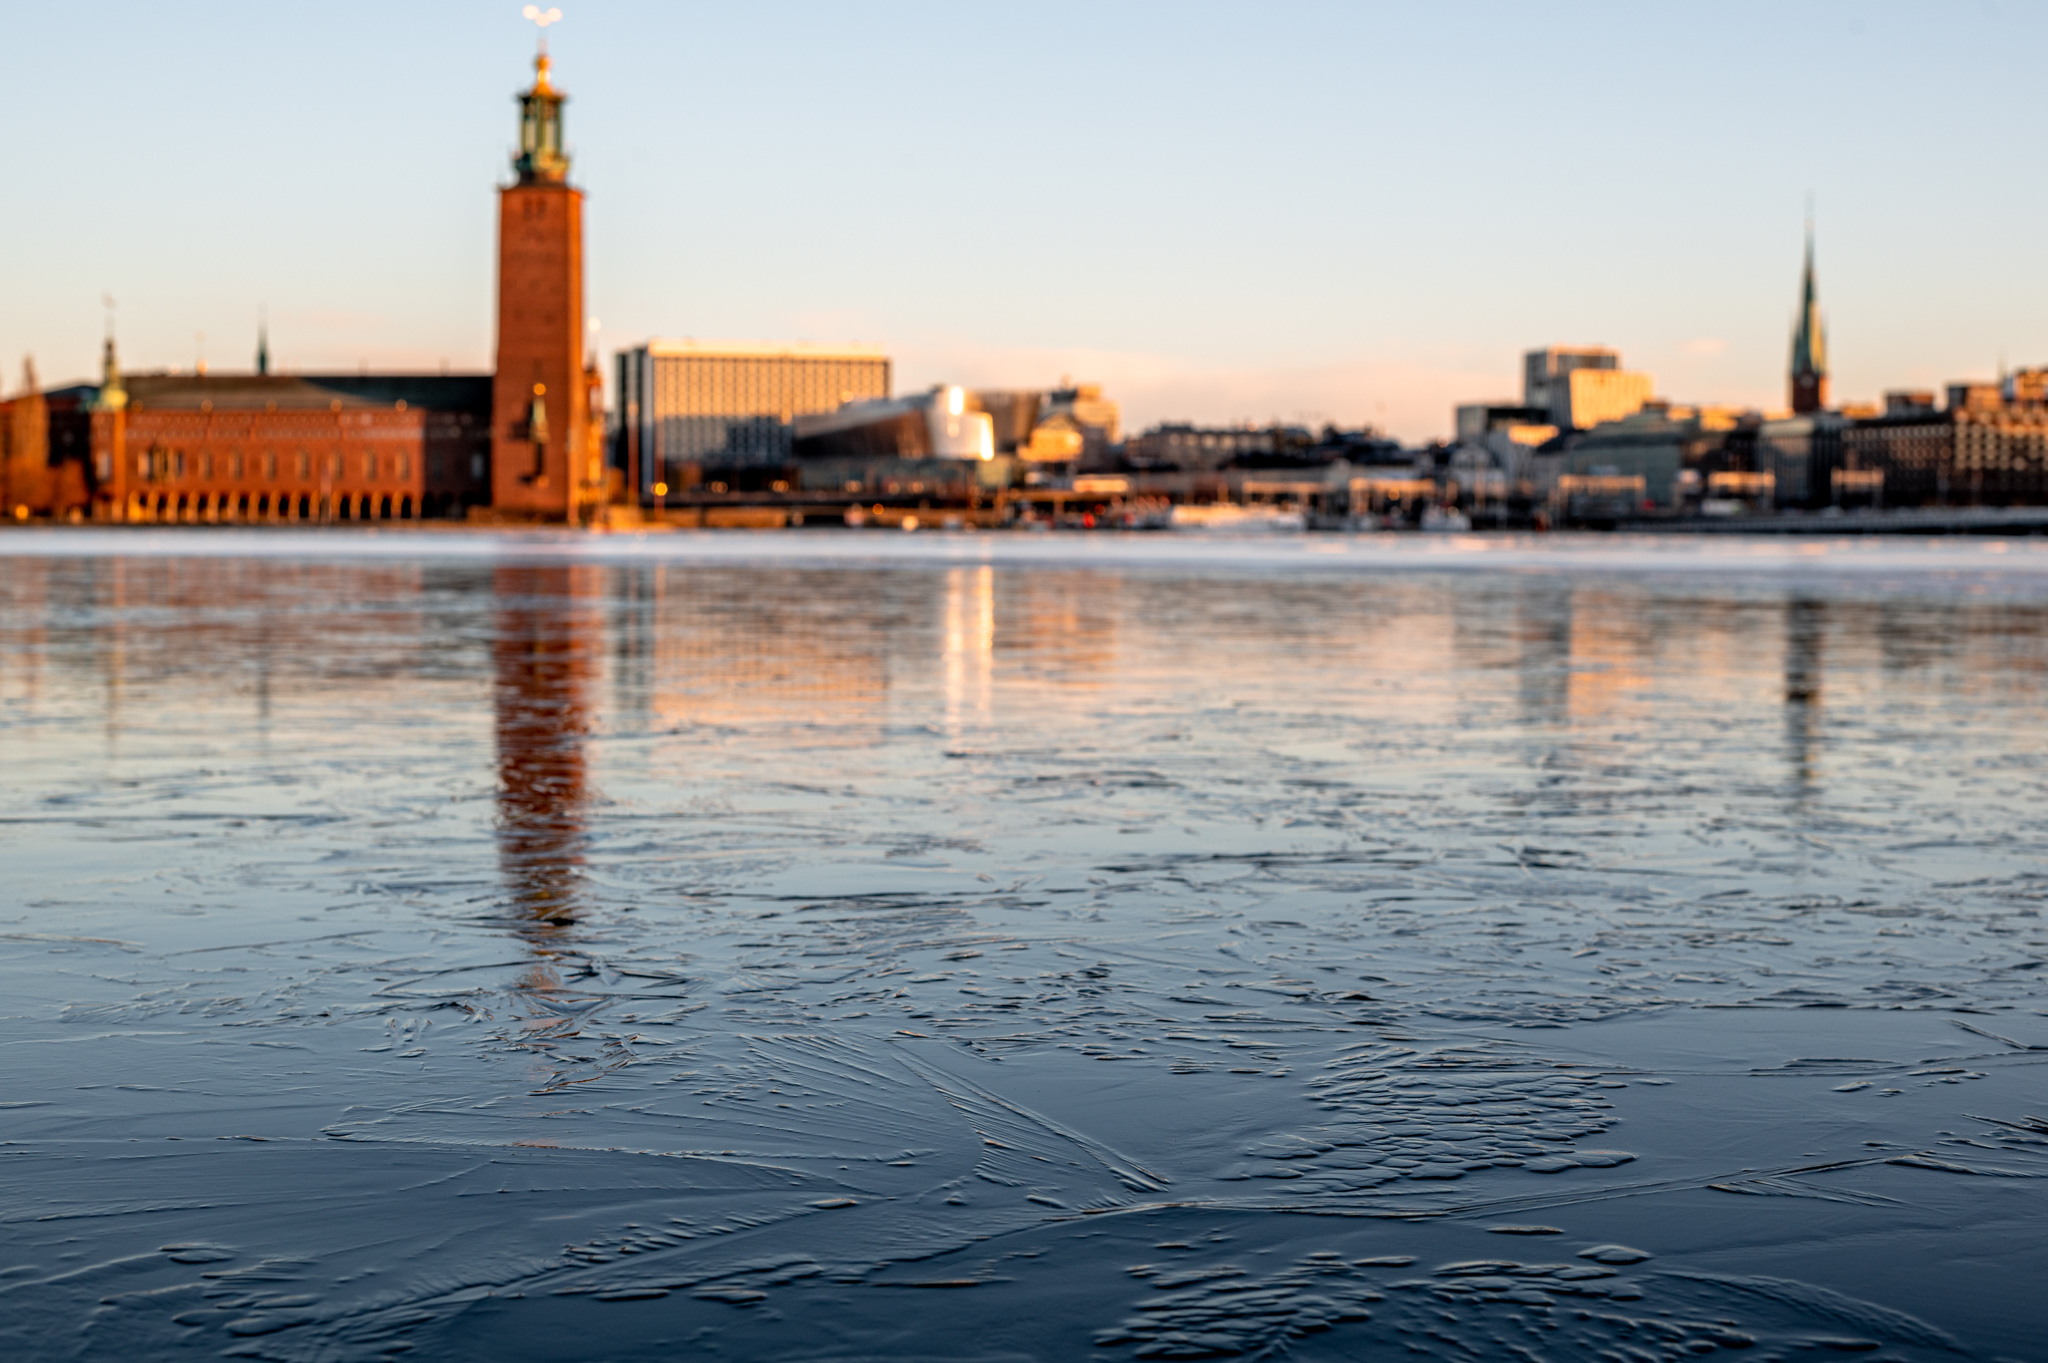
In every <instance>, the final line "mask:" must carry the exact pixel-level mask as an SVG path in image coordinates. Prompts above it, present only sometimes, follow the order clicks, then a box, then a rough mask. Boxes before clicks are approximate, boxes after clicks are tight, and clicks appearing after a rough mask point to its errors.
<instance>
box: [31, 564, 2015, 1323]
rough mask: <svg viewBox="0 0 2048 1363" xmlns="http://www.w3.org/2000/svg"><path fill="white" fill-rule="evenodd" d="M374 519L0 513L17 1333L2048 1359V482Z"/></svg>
mask: <svg viewBox="0 0 2048 1363" xmlns="http://www.w3.org/2000/svg"><path fill="white" fill-rule="evenodd" d="M24 543H27V544H29V545H30V550H31V551H30V552H28V553H26V554H22V553H19V552H18V551H17V546H19V545H21V544H24ZM380 543H381V546H382V547H381V548H378V549H377V550H376V551H375V552H364V546H365V545H366V544H368V541H363V540H356V539H350V538H348V537H344V536H327V537H322V536H318V535H307V536H299V537H291V536H270V537H262V536H247V535H245V536H234V535H225V536H216V537H213V538H206V537H204V536H203V534H201V535H195V536H193V537H191V538H183V539H180V538H178V537H176V536H168V537H167V536H165V535H161V534H160V535H157V536H155V537H152V538H148V539H144V538H141V537H137V538H133V539H122V538H120V537H106V536H101V537H98V538H94V537H92V536H89V535H78V536H71V537H69V538H66V537H62V536H58V537H46V538H41V539H35V538H33V537H30V536H20V537H16V538H14V539H11V540H9V541H5V542H0V554H8V555H12V556H7V557H0V612H4V614H0V771H4V776H5V779H4V782H0V1356H5V1357H7V1358H19V1359H37V1360H41V1359H69V1358H94V1359H157V1358H171V1357H185V1356H188V1355H189V1356H192V1357H209V1356H211V1357H219V1356H228V1357H246V1358H261V1359H277V1360H306V1361H308V1363H311V1361H312V1360H355V1359H375V1358H392V1357H398V1356H401V1355H404V1356H408V1357H413V1358H434V1359H451V1360H478V1361H479V1363H481V1361H482V1360H505V1359H550V1360H552V1359H563V1360H567V1359H606V1360H612V1359H618V1360H626V1359H653V1358H681V1357H688V1358H705V1359H735V1360H737V1359H781V1358H792V1359H794V1358H804V1359H811V1358H821V1359H822V1358H832V1359H882V1358H888V1359H971V1360H1020V1359H1048V1360H1051V1359H1099V1360H1116V1361H1119V1363H1120V1361H1121V1360H1130V1359H1160V1358H1166V1359H1176V1358H1199V1357H1244V1358H1279V1357H1286V1358H1289V1359H1301V1360H1325V1359H1339V1358H1343V1359H1355V1358H1362V1357H1388V1358H1396V1357H1425V1358H1441V1359H1459V1360H1468V1359H1530V1360H1535V1359H1542V1360H1574V1359H1596V1358H1598V1359H1617V1360H1621V1359H1626V1360H1645V1361H1647V1360H1657V1359H1678V1358H1692V1357H1697V1356H1712V1355H1715V1354H1717V1353H1722V1352H1729V1353H1730V1355H1731V1356H1736V1355H1739V1356H1741V1357H1744V1358H1749V1359H1760V1358H1772V1359H1808V1358H1813V1359H1819V1358H1834V1357H1864V1358H1886V1359H1912V1360H1949V1359H1964V1358H1968V1359H2042V1358H2048V1300H2044V1288H2043V1286H2042V1284H2043V1282H2044V1275H2048V1086H2044V1083H2043V1080H2044V1078H2048V1069H2044V1068H2043V1062H2044V1061H2048V988H2044V985H2048V980H2044V978H2043V977H2044V976H2048V924H2044V923H2043V921H2042V919H2041V917H2040V911H2041V906H2042V903H2043V900H2044V897H2048V861H2044V840H2043V835H2044V824H2048V802H2044V795H2048V782H2044V775H2048V767H2044V757H2048V704H2044V689H2043V682H2044V677H2048V554H2041V553H2030V552H2028V551H2027V547H2026V546H2024V545H2014V546H2010V547H2009V549H2008V547H2007V546H1984V545H1974V546H1967V547H1958V548H1953V549H1950V548H1944V547H1942V546H1933V547H1929V546H1910V545H1908V546H1887V547H1883V548H1880V549H1872V548H1871V547H1869V546H1854V547H1837V548H1834V549H1829V548H1827V547H1825V546H1821V547H1818V548H1813V547H1809V548H1806V549H1797V548H1792V549H1788V548H1784V547H1782V546H1780V547H1777V548H1772V549H1767V550H1765V549H1757V548H1755V547H1754V546H1744V545H1740V544H1730V545H1725V546H1715V547H1710V548H1687V549H1686V550H1685V551H1683V553H1679V554H1677V555H1676V556H1675V557H1674V555H1673V553H1672V552H1668V551H1666V550H1661V549H1645V548H1643V547H1642V546H1635V547H1633V548H1632V547H1630V546H1629V545H1628V544H1627V543H1626V542H1617V543H1616V544H1615V545H1613V546H1611V547H1603V546H1587V545H1577V546H1572V545H1569V544H1568V543H1567V542H1563V541H1560V542H1559V547H1556V548H1548V547H1544V546H1535V547H1527V546H1525V547H1524V548H1523V549H1521V550H1517V551H1516V553H1515V554H1514V555H1511V556H1509V557H1507V558H1501V557H1499V556H1495V557H1493V558H1489V557H1488V553H1487V551H1483V550H1481V549H1477V548H1471V549H1469V552H1466V551H1463V550H1460V549H1459V548H1458V547H1457V546H1454V545H1443V544H1432V545H1430V546H1427V547H1426V548H1417V549H1414V550H1412V551H1410V550H1406V549H1395V550H1379V549H1373V550H1371V551H1370V552H1369V553H1368V552H1367V551H1365V550H1360V551H1358V552H1359V554H1363V555H1364V556H1363V557H1358V556H1356V555H1354V556H1351V557H1347V556H1345V555H1344V554H1341V553H1340V554H1337V555H1335V556H1327V557H1326V556H1319V555H1318V553H1317V552H1315V551H1314V546H1313V545H1312V544H1311V545H1309V546H1307V547H1293V546H1290V547H1287V548H1286V549H1284V550H1280V549H1275V550H1273V551H1271V552H1268V551H1265V550H1261V549H1257V548H1252V549H1244V548H1243V547H1242V546H1233V545H1230V544H1227V543H1225V544H1218V545H1216V546H1213V547H1209V548H1200V547H1198V548H1192V549H1191V548H1190V547H1189V545H1188V544H1187V542H1186V541H1182V540H1178V539H1176V540H1172V541H1163V540H1162V541H1159V542H1157V543H1159V544H1163V545H1169V546H1170V547H1169V548H1161V549H1157V550H1154V549H1152V548H1148V547H1145V545H1144V544H1140V545H1139V546H1138V547H1135V548H1131V547H1119V548H1117V549H1116V550H1115V551H1114V553H1110V554H1108V555H1107V556H1103V555H1099V554H1098V555H1097V556H1096V557H1094V558H1092V559H1087V560H1085V561H1082V562H1080V563H1079V564H1078V566H1061V564H1060V562H1059V554H1060V552H1062V551H1061V544H1062V542H1060V541H1047V542H1044V543H1039V542H1032V546H1033V547H1031V548H1030V549H1029V551H1028V552H1026V551H1025V550H1023V549H1015V550H1014V551H1013V550H1003V551H1001V552H989V551H987V550H985V549H981V550H971V549H970V550H961V549H959V547H958V546H959V545H960V544H962V543H965V544H968V545H972V544H973V543H974V541H972V540H970V539H967V538H966V537H956V538H955V539H954V540H952V541H950V543H951V544H952V545H953V546H954V547H953V548H951V549H945V548H934V547H933V546H943V545H945V544H947V543H949V542H948V541H945V540H939V539H935V538H933V537H930V536H923V537H916V538H912V537H904V538H903V539H901V540H895V539H889V538H887V537H882V536H873V537H869V538H866V539H861V538H859V537H847V538H844V539H839V538H832V539H827V538H822V537H814V538H812V539H810V540H808V541H804V543H806V544H810V545H818V544H830V545H837V546H841V547H843V546H845V545H847V544H858V545H859V546H861V548H860V550H859V552H858V553H852V552H847V553H841V552H838V551H837V550H835V551H833V552H831V553H825V554H823V555H822V556H821V555H820V554H818V553H815V552H812V551H810V550H808V549H804V548H802V547H791V546H792V544H793V543H794V542H793V541H792V540H789V539H782V540H777V539H773V538H770V539H763V540H745V541H739V540H735V541H721V542H720V543H728V544H729V543H744V544H745V545H747V546H749V547H747V548H746V549H745V550H744V551H732V552H727V551H724V550H720V551H718V552H708V551H700V550H698V549H694V548H690V547H688V546H689V545H696V544H701V543H703V541H699V540H690V541H687V542H686V541H681V540H678V541H676V543H677V544H681V545H684V546H685V547H683V548H673V547H670V546H665V545H662V544H652V545H651V547H650V543H641V544H639V545H638V546H637V547H630V548H628V547H624V546H621V547H619V548H617V549H616V550H615V551H613V550H607V549H606V548H605V547H604V546H603V545H602V544H601V543H600V544H599V545H598V546H597V547H596V548H591V549H579V548H576V547H574V546H569V547H564V544H566V542H560V543H556V542H545V541H534V542H531V543H524V544H522V543H521V542H517V541H500V540H484V539H481V538H471V539H464V540H462V541H461V545H460V550H459V552H456V551H453V550H448V549H446V548H445V546H443V545H442V544H441V542H440V541H438V540H435V539H431V538H419V539H414V540H405V539H403V538H402V537H401V538H400V539H398V540H391V539H386V540H384V541H381V542H380ZM981 543H982V544H983V545H988V544H991V543H993V541H991V540H990V538H989V537H986V536H984V537H981ZM1013 543H1014V542H1013ZM550 544H553V547H552V548H550ZM123 546H131V547H133V548H135V549H136V550H137V552H132V553H123V554H116V553H112V552H108V551H109V550H110V548H111V549H116V550H118V549H121V548H123ZM1048 546H1050V547H1048ZM144 549H146V550H147V552H141V551H142V550H144ZM1937 550H1938V552H1937ZM785 551H786V552H785ZM1075 552H1083V551H1078V550H1077V551H1075ZM1086 552H1093V551H1086ZM707 554H708V556H707ZM693 555H694V557H693ZM1404 555H1405V557H1404Z"/></svg>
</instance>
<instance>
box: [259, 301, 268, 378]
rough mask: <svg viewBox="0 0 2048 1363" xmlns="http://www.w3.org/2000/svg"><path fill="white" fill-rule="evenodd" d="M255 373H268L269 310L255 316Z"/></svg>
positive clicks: (266, 309)
mask: <svg viewBox="0 0 2048 1363" xmlns="http://www.w3.org/2000/svg"><path fill="white" fill-rule="evenodd" d="M256 372H257V373H258V374H268V373H269V372H270V310H269V309H268V308H265V309H263V310H262V311H261V312H258V313H257V314H256Z"/></svg>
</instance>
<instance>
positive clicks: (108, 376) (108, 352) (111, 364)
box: [93, 336, 128, 412]
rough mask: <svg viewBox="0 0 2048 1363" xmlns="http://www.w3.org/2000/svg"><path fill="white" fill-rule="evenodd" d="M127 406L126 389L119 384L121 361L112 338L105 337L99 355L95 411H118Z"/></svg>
mask: <svg viewBox="0 0 2048 1363" xmlns="http://www.w3.org/2000/svg"><path fill="white" fill-rule="evenodd" d="M127 406H128V390H127V389H126V388H123V387H122V386H121V361H120V359H119V358H118V357H117V356H116V355H115V354H114V338H113V337H112V336H109V337H107V344H106V349H105V351H104V352H103V353H102V355H101V356H100V395H99V399H98V401H96V402H95V403H93V410H94V411H97V412H118V411H121V410H122V409H124V408H126V407H127Z"/></svg>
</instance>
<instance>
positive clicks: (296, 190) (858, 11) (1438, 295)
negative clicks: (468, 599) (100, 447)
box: [0, 0, 2048, 438]
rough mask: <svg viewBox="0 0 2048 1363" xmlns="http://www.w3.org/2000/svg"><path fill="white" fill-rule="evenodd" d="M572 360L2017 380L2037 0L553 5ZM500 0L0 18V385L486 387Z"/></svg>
mask: <svg viewBox="0 0 2048 1363" xmlns="http://www.w3.org/2000/svg"><path fill="white" fill-rule="evenodd" d="M555 2H556V3H559V4H560V5H561V7H562V8H563V9H564V10H565V11H566V17H565V19H564V21H563V22H562V23H561V24H560V25H558V26H557V27H555V28H554V29H553V30H552V44H553V49H554V53H555V57H556V70H557V74H558V78H559V83H560V84H561V85H562V86H563V87H564V88H566V89H567V90H568V91H569V92H570V94H571V96H572V103H571V105H570V110H569V133H570V141H571V143H572V147H573V149H574V151H575V153H576V172H575V174H576V178H577V179H578V181H579V182H581V183H582V184H583V185H584V186H585V187H586V188H587V189H588V190H589V192H590V200H589V208H588V220H587V233H588V256H589V299H590V309H591V312H592V314H593V315H594V316H596V317H597V318H599V319H601V321H602V324H603V325H602V330H601V332H600V333H599V338H598V344H599V346H600V347H601V348H602V349H603V350H604V351H606V352H607V354H608V353H609V351H610V350H611V348H612V347H614V346H617V345H622V344H626V343H629V342H631V341H634V340H638V339H641V338H644V337H646V336H649V335H675V336H686V335H694V336H700V337H747V338H789V339H809V340H816V341H841V340H862V341H874V342H880V343H882V344H884V345H886V346H888V347H889V349H890V351H891V352H892V353H893V354H895V355H896V356H897V357H898V362H899V363H898V379H899V386H900V387H910V386H919V385H922V384H925V383H930V382H936V381H939V380H961V381H965V382H969V383H984V384H997V383H1010V384H1017V385H1027V384H1042V383H1046V382H1050V381H1052V380H1054V379H1057V378H1058V377H1059V376H1060V375H1061V374H1062V373H1070V374H1072V375H1074V376H1075V377H1077V378H1082V379H1088V378H1095V379H1100V380H1101V381H1103V382H1105V383H1106V384H1107V385H1108V386H1109V389H1110V395H1111V396H1113V397H1118V398H1120V399H1122V400H1123V402H1124V403H1125V407H1126V414H1127V418H1128V419H1131V420H1134V421H1136V422H1137V423H1140V424H1144V423H1149V422H1151V421H1153V420H1157V419H1159V418H1162V417H1193V418H1196V419H1200V420H1212V421H1216V420H1230V419H1236V418H1248V419H1252V420H1261V421H1263V420H1266V419H1268V418H1272V417H1281V418H1287V419H1300V418H1308V419H1315V420H1322V419H1326V418H1328V419H1336V420H1338V421H1342V422H1345V423H1355V422H1361V421H1381V422H1383V423H1385V424H1387V425H1389V426H1391V427H1392V428H1393V429H1394V430H1395V431H1396V433H1398V434H1400V435H1403V436H1406V437H1409V438H1424V437H1428V436H1431V435H1435V434H1440V433H1444V432H1445V431H1447V430H1448V427H1449V405H1450V404H1451V403H1452V402H1454V401H1456V400H1458V399H1460V398H1466V399H1478V398H1486V397H1491V396H1496V395H1503V396H1504V395H1509V394H1512V393H1513V392H1514V390H1515V385H1516V374H1517V372H1518V371H1517V355H1518V353H1519V352H1520V351H1521V350H1522V349H1523V348H1525V347H1529V346H1534V345H1540V344H1543V343H1546V342H1550V341H1565V342H1605V343H1607V344H1611V345H1615V346H1618V347H1620V348H1621V350H1622V352H1623V357H1624V360H1625V361H1626V362H1628V363H1629V364H1630V365H1631V366H1632V367H1637V368H1643V369H1648V370H1649V371H1651V372H1652V373H1654V374H1655V375H1656V376H1657V379H1658V387H1659V390H1660V391H1661V392H1662V393H1664V394H1665V395H1667V396H1669V397H1671V398H1673V399H1674V400H1678V401H1728V402H1739V403H1750V404H1758V405H1769V406H1775V405H1778V404H1781V403H1782V402H1783V401H1784V396H1783V380H1782V374H1783V371H1784V367H1785V358H1786V348H1787V344H1788V337H1789V329H1790V325H1791V319H1792V312H1793V306H1794V303H1795V292H1796V286H1797V275H1798V268H1799V251H1800V231H1801V218H1802V215H1803V212H1804V204H1805V199H1806V195H1807V193H1808V191H1809V190H1810V191H1812V193H1813V194H1814V195H1815V196H1816V199H1817V202H1818V205H1819V222H1820V253H1821V254H1820V264H1821V290H1822V301H1823V304H1824V306H1825V308H1826V310H1827V313H1828V317H1829V322H1830V338H1831V341H1832V345H1833V361H1834V368H1835V386H1836V392H1837V394H1838V395H1839V396H1843V397H1851V398H1854V397H1875V396H1877V395H1878V394H1879V393H1880V392H1881V391H1882V389H1884V388H1886V387H1898V386H1906V385H1931V384H1938V383H1940V382H1943V381H1945V380H1947V379H1950V378H1962V377H1988V376H1990V375H1991V374H1992V373H1993V372H1994V371H1995V370H1996V368H1997V366H1998V363H1999V361H2000V358H2001V356H2003V357H2004V358H2005V359H2007V360H2008V361H2010V362H2011V363H2013V364H2025V363H2048V263H2044V261H2043V255H2042V250H2041V243H2042V241H2043V238H2044V228H2048V178H2044V177H2043V176H2042V174H2041V173H2040V171H2039V168H2038V166H2039V151H2038V142H2039V137H2040V129H2041V128H2042V126H2043V124H2044V121H2048V120H2044V114H2048V110H2044V107H2043V106H2044V104H2048V94H2044V91H2048V82H2044V80H2043V77H2042V75H2041V53H2042V52H2043V51H2044V50H2048V6H2043V5H2042V4H2039V3H2035V4H2019V3H2015V0H1945V2H1944V3H1938V4H1937V3H1861V4H1858V3H1849V2H1848V0H1808V2H1807V3H1794V2H1788V0H1779V2H1778V3H1774V4H1766V3H1744V2H1741V0H1737V2H1734V3H1730V2H1728V0H1722V2H1721V3H1713V4H1705V3H1702V4H1696V5H1689V6H1681V5H1673V4H1655V5H1653V4H1633V5H1622V4H1571V3H1553V4H1548V5H1527V4H1490V3H1465V4H1456V3H1446V4H1434V5H1418V4H1404V5H1382V4H1367V3H1354V4H1306V3H1304V4H1260V5H1253V4H1248V3H1247V4H1236V5H1224V4H1208V3H1136V2H1132V3H1113V2H1098V3H1095V4H1067V3H1047V2H1045V0H1040V2H1039V3H1033V4H1029V5H1025V4H1012V5H993V4H983V5H962V4H916V3H870V4H861V5H856V4H845V3H841V4H797V3H743V4H742V3H727V4H706V3H695V2H690V0H665V2H662V3H655V2H654V0H583V2H579V0H555ZM519 9H520V5H519V4H518V3H514V2H511V0H489V3H484V2H483V0H432V3H427V4H414V5H377V4H361V3H357V4H336V5H322V6H316V5H310V4H299V3H278V2H277V0H272V2H271V3H252V2H250V0H230V2H229V3H215V4H207V5H199V6H192V5H185V6H179V5H172V4H135V3H98V4H94V3H75V4H66V5H42V6H36V7H25V6H11V7H10V10H11V13H10V14H9V16H8V22H7V29H6V35H7V50H8V55H9V60H8V81H9V84H10V85H11V86H12V87H13V89H14V92H15V93H14V95H13V96H12V97H11V99H10V104H11V106H12V109H13V119H14V121H15V128H16V135H15V136H14V137H11V138H10V139H9V144H10V147H11V150H12V155H13V158H14V162H15V164H14V165H13V166H12V167H11V174H10V183H11V185H12V186H13V189H12V192H11V193H10V194H9V195H8V201H9V202H8V206H7V208H6V209H5V210H4V211H0V247H4V259H5V260H6V262H7V271H8V276H7V288H6V291H5V295H4V296H5V299H6V306H5V308H4V309H0V364H4V366H5V368H4V371H0V373H4V382H5V388H6V390H7V391H9V392H11V391H13V388H14V385H15V376H16V374H17V373H18V366H19V363H20V356H21V354H22V353H23V352H25V351H32V352H34V354H35V356H36V358H37V361H38V364H39V367H40V369H41V371H42V374H43V377H44V379H45V380H46V381H59V380H64V379H70V378H76V377H80V376H83V375H86V374H88V373H89V372H91V370H92V368H93V366H94V363H95V356H96V348H97V343H98V337H99V333H100V325H101V314H100V304H99V299H100V295H101V293H102V291H103V290H105V291H111V292H112V293H113V294H114V295H115V297H116V298H117V299H118V300H119V304H120V307H119V328H120V336H121V341H122V346H123V353H124V357H125V359H126V360H127V362H128V363H129V364H130V366H131V367H135V368H144V367H158V366H167V365H168V366H178V367H189V366H190V365H191V363H192V361H193V357H194V346H195V343H194V339H193V336H194V333H195V332H199V331H204V332H205V333H206V338H207V339H206V343H205V349H206V355H207V358H208V360H209V362H210V363H211V364H212V365H213V366H214V367H216V368H231V367H246V366H247V365H248V364H249V362H250V353H251V351H252V349H253V344H254V332H255V321H256V311H257V307H258V305H259V303H264V302H267V303H268V305H269V308H270V315H271V333H272V345H273V349H274V351H275V353H276V355H277V356H278V358H279V360H280V362H281V363H283V364H285V365H287V366H292V367H301V368H317V367H351V368H352V367H354V366H355V365H357V364H358V363H368V364H369V365H371V366H373V367H380V366H382V367H398V366H417V367H433V366H436V365H438V364H439V363H440V361H441V360H442V359H443V358H446V359H447V360H448V361H450V362H451V363H453V364H454V365H456V366H457V367H469V368H482V367H487V366H488V364H489V356H490V348H491V344H492V336H491V310H492V279H491V273H492V256H493V250H494V245H493V240H492V233H493V231H494V217H493V204H492V193H491V191H492V186H493V185H494V184H495V183H497V182H499V181H500V180H502V179H503V178H504V176H505V173H506V156H507V153H508V149H509V146H510V143H511V138H512V132H513V106H512V101H511V95H512V92H513V91H514V90H515V88H517V87H518V86H520V85H521V84H523V83H524V81H525V80H526V78H527V76H528V74H529V73H528V62H529V60H530V56H531V51H532V46H533V31H532V28H531V26H530V25H528V24H526V23H525V22H524V21H522V20H521V19H520V17H519Z"/></svg>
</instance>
